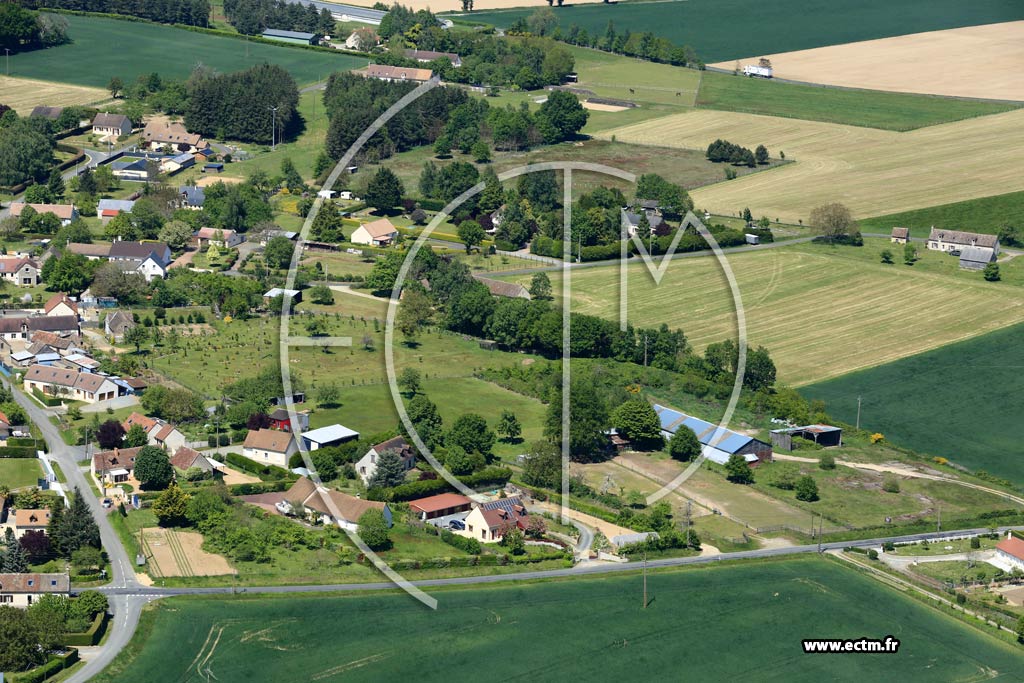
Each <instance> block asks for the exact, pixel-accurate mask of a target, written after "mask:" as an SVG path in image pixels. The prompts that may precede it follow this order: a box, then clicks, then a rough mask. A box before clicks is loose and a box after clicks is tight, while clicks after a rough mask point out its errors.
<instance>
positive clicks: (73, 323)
mask: <svg viewBox="0 0 1024 683" xmlns="http://www.w3.org/2000/svg"><path fill="white" fill-rule="evenodd" d="M81 331H82V330H81V326H80V324H79V321H78V316H77V315H53V316H48V315H33V316H28V317H13V316H12V317H10V318H8V317H3V316H0V338H3V339H28V340H29V341H32V340H33V339H35V335H36V333H38V332H53V333H55V334H59V335H60V336H64V337H67V336H72V335H75V336H77V335H78V334H80V333H81Z"/></svg>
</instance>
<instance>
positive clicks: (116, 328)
mask: <svg viewBox="0 0 1024 683" xmlns="http://www.w3.org/2000/svg"><path fill="white" fill-rule="evenodd" d="M133 327H135V318H134V317H133V316H132V314H131V311H122V310H117V311H114V312H113V313H111V314H110V315H108V316H107V317H106V319H105V320H104V321H103V333H104V334H106V335H107V336H108V337H110V338H111V339H113V340H114V341H116V342H120V341H124V333H125V332H127V331H128V330H130V329H132V328H133Z"/></svg>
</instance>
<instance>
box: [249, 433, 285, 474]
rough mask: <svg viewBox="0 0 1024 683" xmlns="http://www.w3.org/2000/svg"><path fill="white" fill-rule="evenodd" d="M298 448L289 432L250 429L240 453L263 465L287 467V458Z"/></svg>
mask: <svg viewBox="0 0 1024 683" xmlns="http://www.w3.org/2000/svg"><path fill="white" fill-rule="evenodd" d="M297 450H299V447H298V446H297V445H296V443H295V437H293V436H292V434H291V433H290V432H279V431H277V430H275V429H252V430H249V434H248V435H247V436H246V437H245V443H244V444H242V455H244V456H245V457H247V458H249V459H250V460H252V461H253V462H258V463H260V464H263V465H277V466H278V467H284V468H287V467H288V459H289V458H290V457H291V456H292V454H293V453H295V452H296V451H297Z"/></svg>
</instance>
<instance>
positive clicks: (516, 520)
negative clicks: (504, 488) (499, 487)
mask: <svg viewBox="0 0 1024 683" xmlns="http://www.w3.org/2000/svg"><path fill="white" fill-rule="evenodd" d="M529 518H530V514H529V513H528V512H527V511H526V506H525V505H523V501H522V500H521V499H520V498H519V497H518V496H512V497H511V498H499V499H497V500H492V501H490V502H488V503H481V504H480V505H478V506H477V507H475V508H473V510H472V511H471V512H470V513H469V514H468V515H467V516H466V519H465V524H466V528H465V529H460V530H457V531H455V533H457V534H459V535H460V536H468V537H470V538H475V539H477V540H478V541H480V542H481V543H497V542H498V541H500V540H501V539H502V537H503V536H504V535H505V534H506V533H507V532H508V531H509V530H510V529H515V528H519V529H526V525H527V523H528V522H529Z"/></svg>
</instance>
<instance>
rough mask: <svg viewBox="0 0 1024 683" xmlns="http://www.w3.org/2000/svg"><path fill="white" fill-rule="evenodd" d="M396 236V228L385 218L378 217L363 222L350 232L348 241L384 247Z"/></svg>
mask: <svg viewBox="0 0 1024 683" xmlns="http://www.w3.org/2000/svg"><path fill="white" fill-rule="evenodd" d="M396 237H398V228H396V227H395V226H394V225H392V223H391V221H389V220H388V219H387V218H378V219H377V220H375V221H370V222H369V223H363V224H362V225H360V226H359V227H358V228H356V229H355V230H354V231H353V232H352V236H351V237H350V238H349V241H350V242H352V243H353V244H370V245H373V246H375V247H386V246H388V245H389V244H391V243H392V242H393V241H394V240H395V238H396Z"/></svg>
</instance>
